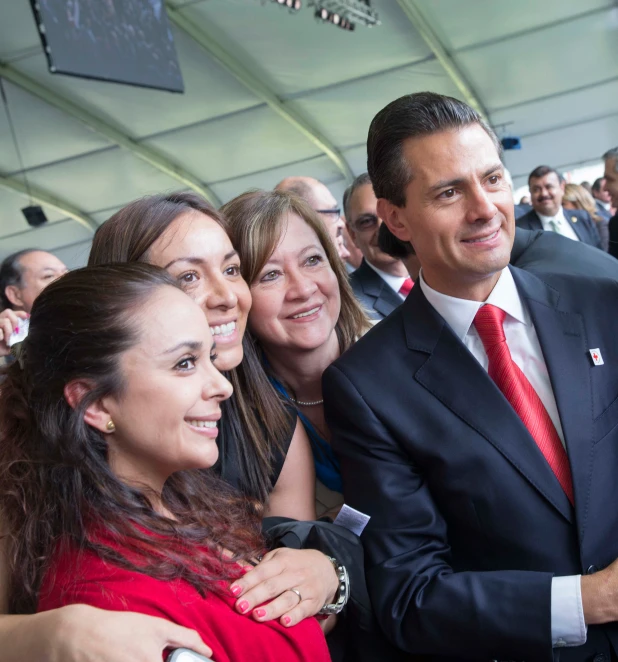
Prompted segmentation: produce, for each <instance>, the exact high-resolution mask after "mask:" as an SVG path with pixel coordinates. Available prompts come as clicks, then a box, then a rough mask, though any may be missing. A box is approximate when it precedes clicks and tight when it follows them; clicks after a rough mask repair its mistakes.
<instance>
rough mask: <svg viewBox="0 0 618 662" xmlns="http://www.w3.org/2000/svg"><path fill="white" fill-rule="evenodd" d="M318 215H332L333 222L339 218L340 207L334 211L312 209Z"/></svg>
mask: <svg viewBox="0 0 618 662" xmlns="http://www.w3.org/2000/svg"><path fill="white" fill-rule="evenodd" d="M314 211H315V212H317V213H318V214H333V215H334V217H335V220H338V219H340V218H341V207H335V208H334V209H314Z"/></svg>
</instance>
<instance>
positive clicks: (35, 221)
mask: <svg viewBox="0 0 618 662" xmlns="http://www.w3.org/2000/svg"><path fill="white" fill-rule="evenodd" d="M21 213H22V214H23V215H24V216H25V217H26V220H27V221H28V225H31V226H32V227H33V228H38V227H39V225H43V224H44V223H47V216H45V212H44V211H43V207H39V205H31V206H30V207H24V208H23V209H22V210H21Z"/></svg>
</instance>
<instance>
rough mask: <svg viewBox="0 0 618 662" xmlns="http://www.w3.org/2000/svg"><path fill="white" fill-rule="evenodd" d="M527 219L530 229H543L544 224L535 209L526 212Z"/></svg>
mask: <svg viewBox="0 0 618 662" xmlns="http://www.w3.org/2000/svg"><path fill="white" fill-rule="evenodd" d="M526 219H527V221H528V229H529V230H542V229H543V224H542V223H541V219H540V218H539V217H538V214H537V213H536V212H535V211H534V209H533V210H531V211H530V212H528V213H527V214H526Z"/></svg>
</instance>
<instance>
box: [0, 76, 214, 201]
mask: <svg viewBox="0 0 618 662" xmlns="http://www.w3.org/2000/svg"><path fill="white" fill-rule="evenodd" d="M0 77H2V78H5V79H6V80H8V81H9V82H11V83H13V85H17V87H20V88H22V89H23V90H26V91H27V92H30V94H33V95H34V96H36V97H38V98H39V99H42V100H43V101H44V102H45V103H48V104H49V105H51V106H54V107H56V108H58V109H59V110H61V111H62V112H64V113H67V114H68V115H71V116H72V117H74V118H75V119H77V120H79V121H80V122H81V123H82V124H85V125H86V126H87V127H88V128H89V129H91V130H92V131H94V132H95V133H98V134H99V135H101V136H103V137H105V138H107V139H108V140H110V141H111V142H112V143H115V144H116V145H118V146H119V147H122V148H123V149H126V150H128V151H129V152H131V153H132V154H133V155H135V156H136V157H137V158H139V159H142V161H145V162H146V163H148V164H150V165H151V166H153V167H154V168H156V169H157V170H160V171H161V172H163V173H165V174H166V175H167V176H168V177H171V178H172V179H175V180H176V181H178V182H180V183H181V184H182V185H183V186H186V187H188V188H191V189H193V190H194V191H196V192H197V193H199V194H200V195H202V196H204V197H205V198H207V199H208V200H210V202H212V204H213V205H215V206H216V207H219V206H220V205H221V201H220V200H219V198H218V197H217V195H216V194H215V193H214V191H212V190H211V189H210V188H209V187H208V186H207V185H206V184H204V183H203V182H201V181H199V179H197V177H195V176H193V175H192V174H191V173H190V172H188V171H187V170H185V169H184V168H183V167H182V166H180V165H178V164H177V163H174V162H173V161H172V160H171V159H168V158H167V157H166V156H165V155H163V154H161V153H160V152H158V151H156V150H154V149H152V148H151V147H146V146H145V145H142V144H141V143H139V142H137V141H136V140H134V139H133V138H131V137H130V136H128V135H127V134H126V133H123V132H122V131H120V130H119V129H117V128H116V127H114V126H112V125H111V124H108V123H107V122H106V121H105V120H102V119H101V118H99V117H97V116H96V115H94V114H92V113H91V112H90V111H88V110H86V109H85V108H83V107H82V106H80V105H78V104H77V103H75V102H73V101H71V100H70V99H67V98H66V97H64V96H61V95H60V94H58V93H57V92H54V91H52V90H50V89H49V88H47V87H45V86H44V85H41V84H40V83H38V82H37V81H35V80H33V79H32V78H29V77H28V76H26V75H25V74H22V73H21V72H19V71H17V69H14V68H13V67H10V66H8V65H6V64H2V63H0Z"/></svg>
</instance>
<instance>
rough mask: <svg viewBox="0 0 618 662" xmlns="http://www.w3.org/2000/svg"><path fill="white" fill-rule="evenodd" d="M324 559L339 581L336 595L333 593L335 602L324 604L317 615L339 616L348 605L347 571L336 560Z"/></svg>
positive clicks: (331, 558) (348, 585)
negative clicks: (328, 562) (331, 565)
mask: <svg viewBox="0 0 618 662" xmlns="http://www.w3.org/2000/svg"><path fill="white" fill-rule="evenodd" d="M326 558H327V559H328V560H329V561H330V562H331V563H332V564H333V568H335V572H336V573H337V579H338V580H339V588H338V589H337V593H335V601H334V602H332V603H330V604H325V605H324V606H323V607H322V609H320V611H319V612H318V614H320V615H321V616H333V615H335V614H340V613H341V612H342V611H343V608H344V607H345V606H346V604H347V603H348V598H349V597H350V578H349V577H348V571H347V570H346V568H345V566H344V565H341V563H339V561H337V559H334V558H333V557H332V556H327V557H326Z"/></svg>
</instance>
